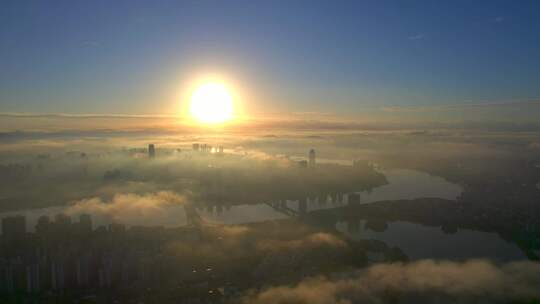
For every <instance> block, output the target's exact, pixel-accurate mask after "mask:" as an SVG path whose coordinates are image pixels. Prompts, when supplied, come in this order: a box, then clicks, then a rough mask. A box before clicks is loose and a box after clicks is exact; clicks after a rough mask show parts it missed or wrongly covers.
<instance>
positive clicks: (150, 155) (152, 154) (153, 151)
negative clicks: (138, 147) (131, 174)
mask: <svg viewBox="0 0 540 304" xmlns="http://www.w3.org/2000/svg"><path fill="white" fill-rule="evenodd" d="M154 157H156V148H155V147H154V144H149V145H148V158H154Z"/></svg>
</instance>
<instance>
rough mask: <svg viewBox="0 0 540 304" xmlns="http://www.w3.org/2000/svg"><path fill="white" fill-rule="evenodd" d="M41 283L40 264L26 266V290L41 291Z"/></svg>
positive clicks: (29, 291)
mask: <svg viewBox="0 0 540 304" xmlns="http://www.w3.org/2000/svg"><path fill="white" fill-rule="evenodd" d="M40 287H41V283H40V281H39V264H38V263H35V264H30V265H28V266H26V292H28V293H31V292H39V290H40Z"/></svg>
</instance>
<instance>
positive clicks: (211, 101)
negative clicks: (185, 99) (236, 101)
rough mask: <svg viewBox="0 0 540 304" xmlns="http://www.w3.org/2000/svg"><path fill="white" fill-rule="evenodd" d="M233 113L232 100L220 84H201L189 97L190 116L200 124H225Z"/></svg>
mask: <svg viewBox="0 0 540 304" xmlns="http://www.w3.org/2000/svg"><path fill="white" fill-rule="evenodd" d="M233 111H234V105H233V98H232V96H231V94H230V93H229V91H228V90H227V88H226V87H225V86H224V85H222V84H220V83H206V84H203V85H201V86H200V87H198V88H197V89H196V90H195V92H194V93H193V95H192V96H191V105H190V112H191V115H192V116H193V117H194V118H195V119H197V120H199V121H201V122H204V123H223V122H226V121H228V120H229V119H231V117H232V114H233Z"/></svg>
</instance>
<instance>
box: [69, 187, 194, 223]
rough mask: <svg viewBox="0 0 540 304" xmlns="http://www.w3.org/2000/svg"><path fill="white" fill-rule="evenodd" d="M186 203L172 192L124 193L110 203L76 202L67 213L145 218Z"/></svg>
mask: <svg viewBox="0 0 540 304" xmlns="http://www.w3.org/2000/svg"><path fill="white" fill-rule="evenodd" d="M185 201H186V199H185V197H184V196H182V195H179V194H177V193H175V192H171V191H160V192H155V193H146V194H143V195H138V194H133V193H123V194H116V195H114V196H113V198H112V199H111V200H110V201H103V200H102V199H101V198H99V197H94V198H90V199H83V200H80V201H77V202H74V203H73V205H72V206H70V207H69V209H68V210H67V211H66V213H67V214H81V213H90V214H97V215H103V216H107V217H110V218H112V219H117V220H118V219H122V218H125V217H142V218H144V217H146V216H151V215H154V214H156V213H161V212H165V210H164V208H165V207H168V206H172V205H181V204H183V203H185Z"/></svg>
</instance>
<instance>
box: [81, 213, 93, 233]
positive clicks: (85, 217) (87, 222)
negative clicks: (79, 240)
mask: <svg viewBox="0 0 540 304" xmlns="http://www.w3.org/2000/svg"><path fill="white" fill-rule="evenodd" d="M79 228H80V231H81V232H82V233H91V232H92V217H91V216H90V214H81V215H80V216H79Z"/></svg>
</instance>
